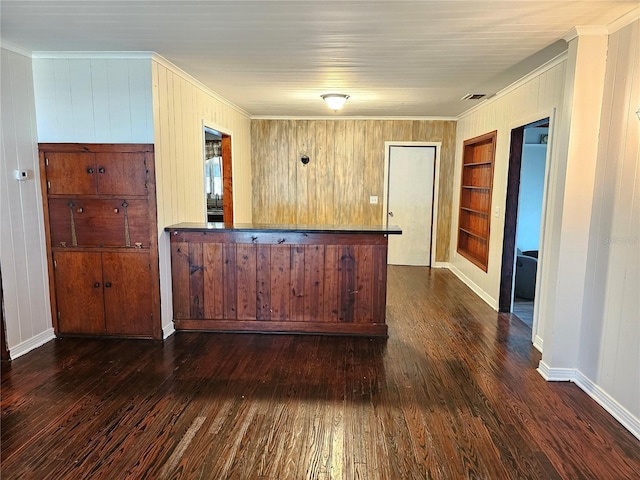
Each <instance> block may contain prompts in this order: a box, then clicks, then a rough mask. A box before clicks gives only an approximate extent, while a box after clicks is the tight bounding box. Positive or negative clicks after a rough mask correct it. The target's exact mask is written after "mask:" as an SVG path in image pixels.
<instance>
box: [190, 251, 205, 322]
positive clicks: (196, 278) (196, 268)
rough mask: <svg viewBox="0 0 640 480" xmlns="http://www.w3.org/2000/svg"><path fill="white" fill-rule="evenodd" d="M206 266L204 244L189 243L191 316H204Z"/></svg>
mask: <svg viewBox="0 0 640 480" xmlns="http://www.w3.org/2000/svg"><path fill="white" fill-rule="evenodd" d="M203 294H204V267H203V262H202V244H201V243H189V303H190V311H191V316H190V317H189V318H204V298H203V297H204V295H203Z"/></svg>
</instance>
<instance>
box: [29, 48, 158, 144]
mask: <svg viewBox="0 0 640 480" xmlns="http://www.w3.org/2000/svg"><path fill="white" fill-rule="evenodd" d="M33 81H34V88H35V97H36V112H37V122H38V141H39V142H41V143H55V142H77V143H153V110H152V97H151V54H150V53H140V54H129V53H106V54H101V53H97V52H89V53H34V54H33Z"/></svg>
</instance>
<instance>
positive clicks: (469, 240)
mask: <svg viewBox="0 0 640 480" xmlns="http://www.w3.org/2000/svg"><path fill="white" fill-rule="evenodd" d="M496 136H497V132H496V131H493V132H490V133H487V134H485V135H481V136H479V137H475V138H471V139H469V140H465V142H464V144H463V157H462V182H461V184H460V211H459V214H458V248H457V251H458V253H459V254H460V255H462V256H463V257H465V258H466V259H467V260H469V261H470V262H472V263H474V264H475V265H477V266H478V267H480V268H481V269H482V270H484V271H485V272H486V271H487V267H488V263H489V231H490V223H491V193H492V191H493V164H494V159H495V150H496V149H495V146H496Z"/></svg>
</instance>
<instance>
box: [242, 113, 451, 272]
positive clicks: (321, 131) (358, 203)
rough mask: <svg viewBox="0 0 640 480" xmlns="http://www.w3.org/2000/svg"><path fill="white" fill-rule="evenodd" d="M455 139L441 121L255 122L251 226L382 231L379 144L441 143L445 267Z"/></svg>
mask: <svg viewBox="0 0 640 480" xmlns="http://www.w3.org/2000/svg"><path fill="white" fill-rule="evenodd" d="M455 135H456V122H454V121H443V120H252V121H251V153H252V155H251V158H252V160H251V161H252V166H251V170H252V186H253V205H252V207H253V222H254V223H285V224H307V225H308V224H319V225H344V224H362V225H379V224H380V223H381V219H382V208H383V206H382V197H383V189H384V158H385V151H384V143H385V142H386V141H413V142H415V141H420V142H442V150H441V153H440V186H439V198H438V206H439V207H438V229H437V232H438V238H437V239H436V261H438V262H446V261H448V260H449V245H450V234H451V205H452V195H453V193H452V182H453V180H452V179H453V166H454V158H455ZM303 152H305V153H306V154H307V155H308V156H309V157H310V159H311V161H310V162H309V163H308V164H307V165H303V164H302V162H301V161H300V156H301V154H302V153H303ZM370 195H377V196H378V198H379V199H380V203H378V204H377V205H370V204H369V196H370Z"/></svg>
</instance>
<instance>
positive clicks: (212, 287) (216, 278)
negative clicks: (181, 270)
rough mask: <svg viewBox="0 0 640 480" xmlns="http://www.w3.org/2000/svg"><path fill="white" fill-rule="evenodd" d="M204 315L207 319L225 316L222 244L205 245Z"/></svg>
mask: <svg viewBox="0 0 640 480" xmlns="http://www.w3.org/2000/svg"><path fill="white" fill-rule="evenodd" d="M202 256H203V259H204V315H205V318H222V316H223V315H224V284H223V276H222V274H223V268H224V267H223V261H222V244H220V243H204V244H203V246H202Z"/></svg>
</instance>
